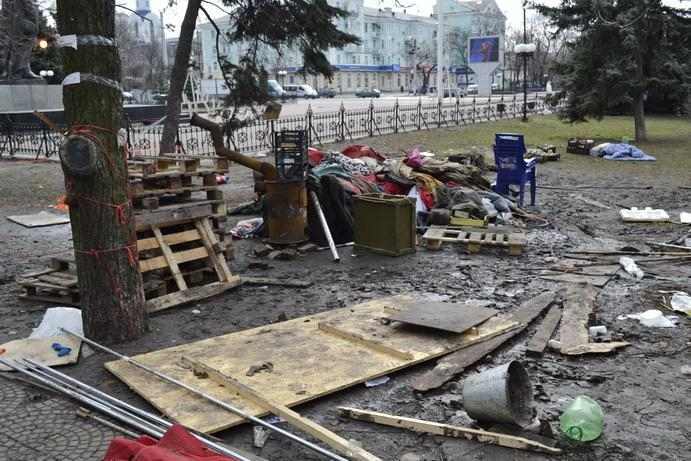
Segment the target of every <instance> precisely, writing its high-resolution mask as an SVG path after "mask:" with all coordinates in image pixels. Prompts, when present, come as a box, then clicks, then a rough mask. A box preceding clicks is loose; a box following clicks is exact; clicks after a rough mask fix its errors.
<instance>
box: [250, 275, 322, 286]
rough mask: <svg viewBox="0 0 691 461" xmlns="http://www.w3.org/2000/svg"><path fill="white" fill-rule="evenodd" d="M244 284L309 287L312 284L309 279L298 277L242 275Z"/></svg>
mask: <svg viewBox="0 0 691 461" xmlns="http://www.w3.org/2000/svg"><path fill="white" fill-rule="evenodd" d="M241 280H242V283H243V284H244V285H274V286H281V287H290V288H307V287H309V286H311V285H312V282H311V281H309V280H298V279H278V278H271V277H246V276H243V277H241Z"/></svg>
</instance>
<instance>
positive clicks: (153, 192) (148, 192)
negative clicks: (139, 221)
mask: <svg viewBox="0 0 691 461" xmlns="http://www.w3.org/2000/svg"><path fill="white" fill-rule="evenodd" d="M214 190H218V186H187V187H179V188H177V189H144V190H139V191H136V192H133V193H132V197H133V198H136V199H139V198H144V197H154V196H159V195H173V194H180V193H183V192H188V193H194V192H206V191H214Z"/></svg>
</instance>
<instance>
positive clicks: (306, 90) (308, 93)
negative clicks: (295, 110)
mask: <svg viewBox="0 0 691 461" xmlns="http://www.w3.org/2000/svg"><path fill="white" fill-rule="evenodd" d="M283 90H284V91H285V94H286V96H287V97H289V98H308V99H310V98H312V99H314V98H318V97H319V93H317V90H315V89H314V88H312V87H311V86H309V85H307V84H302V85H283Z"/></svg>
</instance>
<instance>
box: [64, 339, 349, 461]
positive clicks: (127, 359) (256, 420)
mask: <svg viewBox="0 0 691 461" xmlns="http://www.w3.org/2000/svg"><path fill="white" fill-rule="evenodd" d="M60 330H62V331H63V332H65V333H67V334H69V335H72V336H74V337H75V338H79V339H81V340H82V341H84V342H85V343H87V344H89V345H90V346H93V347H95V348H97V349H100V350H102V351H103V352H107V353H109V354H111V355H114V356H116V357H118V358H119V359H122V360H124V361H125V362H127V363H129V364H131V365H134V366H135V367H137V368H140V369H142V370H144V371H148V372H149V373H151V374H153V375H155V376H157V377H159V378H161V379H162V380H164V381H168V382H169V383H172V384H175V385H176V386H180V387H182V388H183V389H185V390H188V391H190V392H192V393H193V394H195V395H198V396H199V397H202V398H204V399H206V400H208V401H209V402H211V403H214V404H216V405H218V406H219V407H221V408H223V409H224V410H228V411H230V412H231V413H234V414H236V415H238V416H240V417H241V418H244V419H247V420H249V421H252V422H253V423H255V424H259V425H260V426H264V427H266V428H268V429H271V430H272V431H274V432H277V433H279V434H281V435H284V436H286V437H288V438H289V439H291V440H293V441H295V442H298V443H299V444H301V445H303V446H305V447H307V448H310V449H312V450H314V451H316V452H318V453H321V454H323V455H325V456H328V457H329V458H331V459H335V460H337V461H347V460H346V459H345V458H343V457H341V456H339V455H337V454H335V453H332V452H331V451H329V450H326V449H324V448H322V447H320V446H318V445H315V444H313V443H312V442H309V441H307V440H305V439H303V438H300V437H298V436H297V435H295V434H291V433H290V432H288V431H286V430H283V429H281V428H280V427H277V426H274V425H273V424H271V423H267V422H266V421H264V420H262V419H259V418H257V417H256V416H252V415H249V414H247V413H245V412H243V411H242V410H240V409H239V408H236V407H234V406H232V405H230V404H229V403H226V402H224V401H222V400H218V399H217V398H215V397H212V396H210V395H208V394H205V393H204V392H201V391H200V390H198V389H196V388H194V387H192V386H189V385H187V384H185V383H183V382H182V381H179V380H177V379H175V378H171V377H170V376H168V375H165V374H163V373H161V372H160V371H157V370H154V369H153V368H149V367H148V366H146V365H144V364H142V363H139V362H137V361H136V360H134V359H132V358H130V357H128V356H126V355H123V354H120V353H119V352H116V351H114V350H113V349H110V348H108V347H106V346H103V345H101V344H99V343H97V342H96V341H93V340H91V339H89V338H86V337H84V336H81V335H78V334H76V333H74V332H72V331H70V330H66V329H64V328H60Z"/></svg>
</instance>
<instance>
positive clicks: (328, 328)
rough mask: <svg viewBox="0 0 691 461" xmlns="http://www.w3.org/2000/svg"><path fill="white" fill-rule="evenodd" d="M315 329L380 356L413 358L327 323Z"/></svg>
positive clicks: (405, 353)
mask: <svg viewBox="0 0 691 461" xmlns="http://www.w3.org/2000/svg"><path fill="white" fill-rule="evenodd" d="M317 327H318V328H319V330H320V331H323V332H324V333H329V334H331V335H334V336H337V337H339V338H341V339H345V340H346V341H350V342H353V343H355V344H359V345H361V346H364V347H366V348H368V349H372V350H375V351H377V352H381V353H382V354H387V355H390V356H392V357H395V358H397V359H399V360H413V359H414V358H415V357H414V356H413V354H411V353H410V352H408V351H399V350H397V349H394V348H392V347H389V346H387V345H386V344H382V343H381V342H379V341H376V340H373V339H369V338H365V337H364V336H362V335H359V334H356V333H352V332H349V331H344V330H340V329H338V328H337V327H336V326H334V325H332V324H330V323H328V322H319V323H318V324H317Z"/></svg>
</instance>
